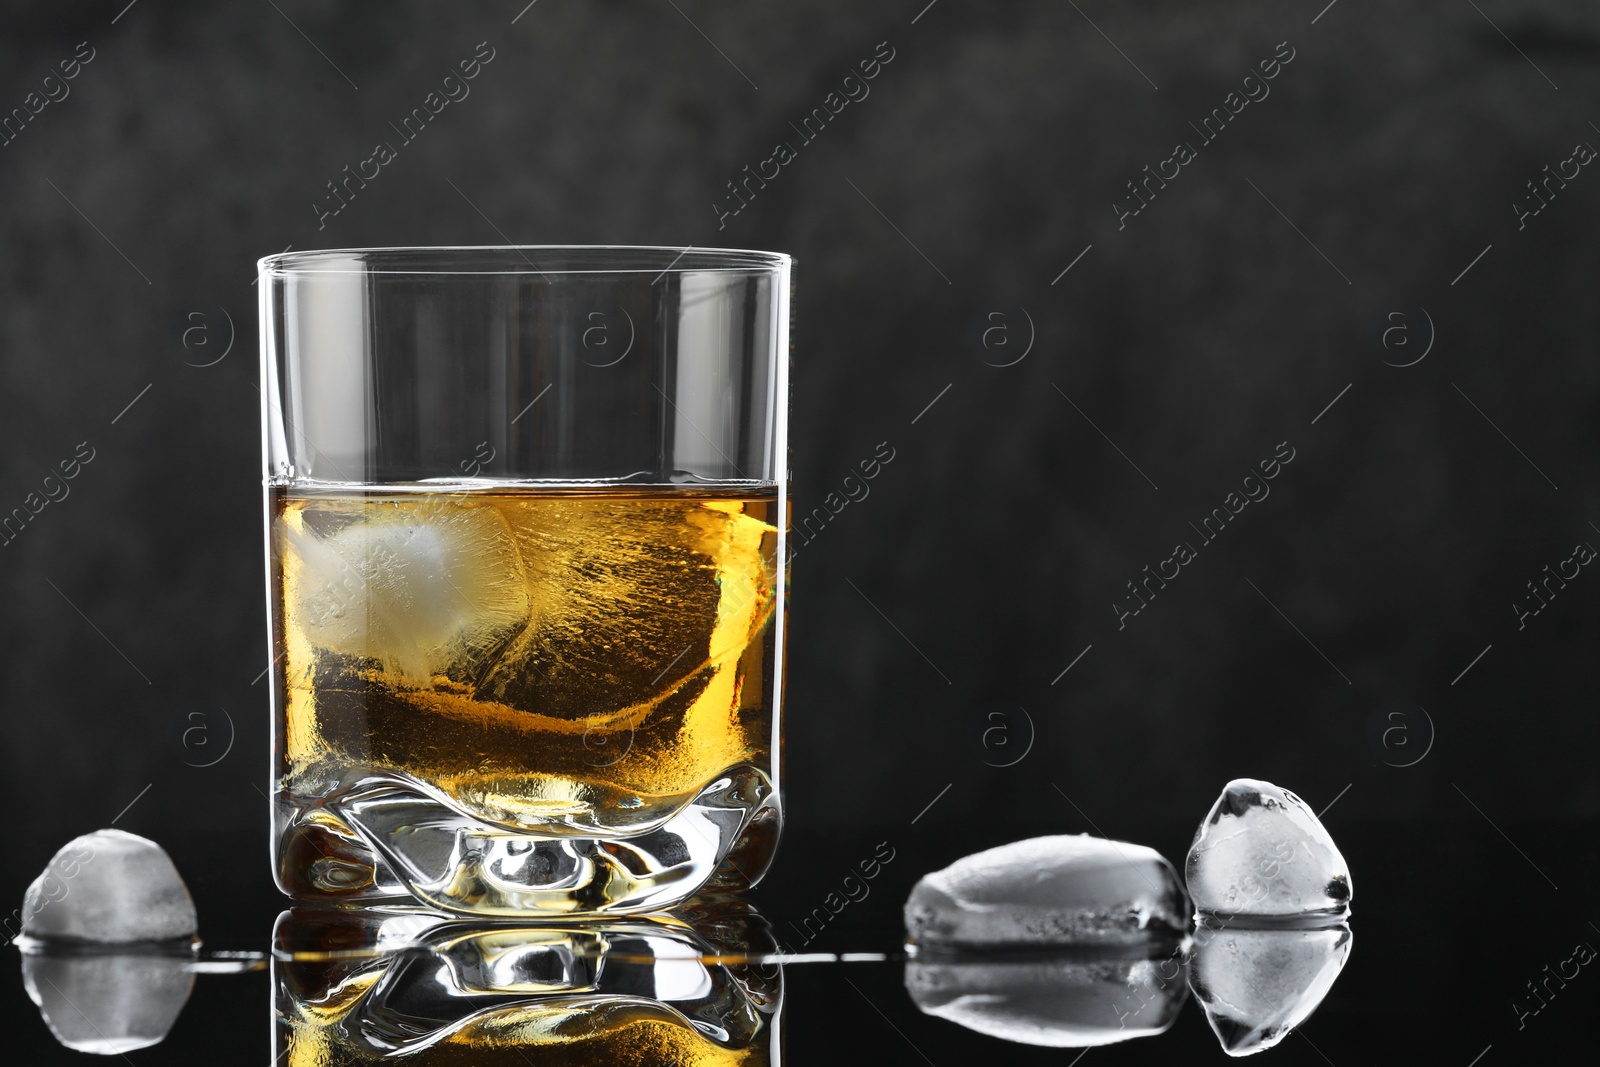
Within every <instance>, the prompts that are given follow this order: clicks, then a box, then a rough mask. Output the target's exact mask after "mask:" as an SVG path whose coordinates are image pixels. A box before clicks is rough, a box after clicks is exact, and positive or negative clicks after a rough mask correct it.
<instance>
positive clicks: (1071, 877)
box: [905, 834, 1189, 951]
mask: <svg viewBox="0 0 1600 1067" xmlns="http://www.w3.org/2000/svg"><path fill="white" fill-rule="evenodd" d="M1188 922H1189V903H1188V898H1187V897H1186V896H1185V895H1184V891H1183V885H1182V884H1181V883H1180V882H1179V880H1178V875H1177V872H1176V871H1174V870H1173V868H1172V864H1170V863H1168V862H1167V861H1166V860H1165V859H1163V858H1162V857H1161V855H1160V853H1158V852H1156V851H1155V850H1154V849H1150V848H1146V847H1145V846H1143V845H1133V844H1129V843H1127V842H1124V841H1110V840H1107V839H1105V838H1100V837H1090V836H1088V835H1087V834H1079V835H1076V836H1073V835H1068V834H1062V835H1057V836H1052V837H1035V838H1030V839H1029V840H1026V841H1016V842H1013V843H1011V844H1009V845H1001V846H1000V847H998V848H991V849H988V850H986V851H984V852H979V853H976V854H974V855H971V856H967V857H964V858H962V859H959V860H957V861H956V862H955V863H952V864H951V865H950V866H948V867H946V868H944V869H943V870H941V871H935V872H933V873H932V874H928V875H924V876H923V877H922V878H921V879H920V880H919V881H918V882H917V884H916V886H915V887H914V888H913V889H912V890H911V896H910V898H909V899H908V900H907V901H906V905H905V924H906V936H907V938H908V940H909V941H910V942H911V943H912V944H913V945H915V946H917V948H918V949H919V950H922V949H934V950H939V949H948V950H956V951H965V950H972V951H982V950H985V949H996V948H1008V947H1018V946H1028V947H1035V948H1037V947H1043V946H1057V945H1094V944H1102V945H1103V944H1126V943H1131V942H1136V941H1139V940H1143V939H1147V938H1150V937H1152V936H1157V935H1168V936H1171V935H1178V936H1181V935H1182V934H1183V933H1184V932H1185V931H1186V930H1187V929H1188Z"/></svg>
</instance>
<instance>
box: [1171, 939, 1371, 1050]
mask: <svg viewBox="0 0 1600 1067" xmlns="http://www.w3.org/2000/svg"><path fill="white" fill-rule="evenodd" d="M1350 942H1351V933H1350V929H1349V928H1348V927H1347V926H1334V927H1329V928H1325V929H1320V930H1281V929H1280V930H1239V929H1222V930H1216V929H1208V928H1207V927H1205V926H1202V927H1201V928H1200V929H1198V930H1196V931H1195V937H1194V946H1193V948H1192V950H1191V955H1190V960H1189V983H1190V985H1191V986H1192V987H1193V989H1194V995H1195V999H1196V1000H1198V1001H1199V1002H1200V1006H1201V1007H1202V1008H1203V1009H1204V1010H1205V1013H1206V1019H1207V1020H1208V1021H1209V1022H1210V1023H1211V1029H1212V1030H1214V1031H1216V1035H1217V1039H1218V1040H1219V1041H1221V1042H1222V1049H1223V1051H1224V1052H1226V1053H1227V1054H1228V1055H1230V1056H1248V1055H1250V1054H1252V1053H1255V1052H1261V1051H1262V1050H1264V1049H1269V1048H1271V1047H1272V1046H1273V1045H1276V1044H1277V1043H1278V1042H1280V1041H1282V1040H1283V1039H1284V1037H1285V1036H1287V1034H1288V1033H1289V1031H1290V1030H1292V1029H1294V1028H1295V1027H1296V1026H1299V1025H1300V1024H1301V1023H1302V1022H1304V1021H1305V1020H1306V1017H1307V1016H1309V1015H1310V1014H1311V1013H1312V1012H1313V1011H1315V1010H1316V1008H1317V1005H1319V1004H1321V1003H1322V999H1323V998H1324V997H1326V996H1327V995H1328V990H1329V989H1330V988H1332V986H1333V982H1334V979H1336V978H1338V977H1339V972H1340V971H1341V970H1342V969H1343V968H1344V964H1345V961H1346V960H1347V959H1349V958H1350Z"/></svg>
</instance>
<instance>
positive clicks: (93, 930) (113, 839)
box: [22, 830, 196, 943]
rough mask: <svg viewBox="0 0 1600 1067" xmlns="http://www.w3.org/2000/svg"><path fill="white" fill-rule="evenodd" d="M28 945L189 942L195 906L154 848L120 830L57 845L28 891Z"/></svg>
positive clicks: (163, 855) (168, 861)
mask: <svg viewBox="0 0 1600 1067" xmlns="http://www.w3.org/2000/svg"><path fill="white" fill-rule="evenodd" d="M22 910H23V918H22V932H23V933H24V934H25V935H27V936H28V937H29V938H34V939H39V940H51V939H58V938H69V939H75V940H79V941H93V942H105V943H119V942H129V941H163V940H168V939H171V938H181V937H191V936H193V934H194V932H195V925H196V924H195V914H194V901H193V900H192V899H191V898H190V896H189V890H188V888H187V887H186V886H185V885H184V884H183V879H182V878H181V877H179V876H178V869H177V868H176V867H174V866H173V865H172V860H171V859H170V858H168V856H167V854H166V852H165V851H163V850H162V848H161V846H160V845H158V844H156V843H155V842H154V841H150V840H147V839H146V838H143V837H139V836H138V835H136V834H130V833H125V832H123V831H121V830H98V831H96V832H94V833H92V834H85V835H84V836H82V837H79V838H75V839H73V840H72V841H69V842H68V843H67V844H65V845H63V846H62V848H61V851H59V852H57V853H56V854H55V856H53V857H52V858H51V860H50V863H49V864H48V865H47V866H46V867H45V869H44V872H43V873H42V874H40V875H39V877H38V878H35V879H34V880H33V884H32V885H30V886H29V887H28V893H27V897H26V899H25V902H24V904H23V909H22Z"/></svg>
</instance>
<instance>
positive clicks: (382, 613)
mask: <svg viewBox="0 0 1600 1067" xmlns="http://www.w3.org/2000/svg"><path fill="white" fill-rule="evenodd" d="M363 516H364V517H363V518H362V519H360V520H358V521H356V522H353V523H350V524H348V525H346V526H343V527H341V528H339V529H338V530H336V531H334V532H333V533H331V534H329V535H327V536H326V537H324V536H321V535H319V534H318V533H316V532H315V531H313V530H311V529H309V528H307V527H304V526H299V527H297V526H296V525H295V524H292V523H288V522H285V523H282V524H281V530H282V536H283V539H284V545H285V548H286V550H287V553H288V554H290V555H291V556H292V558H293V559H294V560H297V561H298V563H299V564H300V567H299V568H297V570H298V573H297V574H295V575H293V576H292V578H291V583H290V584H291V588H292V589H293V590H294V595H295V596H296V598H297V602H296V605H295V617H296V618H297V619H299V620H303V625H304V626H305V631H306V636H307V637H308V638H309V639H310V641H311V643H312V644H313V645H315V646H317V647H319V648H324V649H327V650H329V651H331V652H339V653H344V654H346V655H351V656H357V657H361V658H371V659H377V660H379V661H381V662H382V663H383V666H384V669H385V670H387V671H389V672H391V673H394V674H397V675H399V676H401V677H403V678H405V679H407V680H409V681H412V682H416V683H426V682H427V681H428V680H429V679H430V678H432V677H433V675H435V674H438V673H444V672H446V671H447V670H448V669H449V668H450V667H451V666H452V665H456V664H460V663H463V662H465V661H468V660H471V659H472V658H473V657H474V654H475V653H481V652H484V651H486V650H487V649H488V648H489V647H491V646H498V645H499V644H501V643H502V642H504V641H505V640H506V639H507V638H508V637H509V636H510V635H511V634H512V633H513V632H514V631H515V630H516V629H518V628H520V627H522V626H524V625H526V623H527V621H528V618H529V599H528V589H527V581H526V577H525V575H524V572H523V568H522V562H521V560H520V558H519V556H518V554H517V547H516V543H515V541H514V539H513V538H512V535H511V530H510V527H509V526H508V525H507V524H506V520H505V519H504V517H502V516H501V514H500V513H499V512H498V511H496V510H495V509H494V508H493V507H489V506H479V507H468V506H462V505H452V506H441V505H432V504H423V505H415V506H407V507H404V508H399V509H396V510H395V511H393V512H374V511H371V510H368V511H365V512H363Z"/></svg>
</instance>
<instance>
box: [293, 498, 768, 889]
mask: <svg viewBox="0 0 1600 1067" xmlns="http://www.w3.org/2000/svg"><path fill="white" fill-rule="evenodd" d="M759 492H760V491H759V490H748V489H746V490H738V491H733V490H722V489H707V488H705V487H684V488H682V489H679V488H668V489H640V490H623V489H606V490H594V489H589V490H579V489H550V488H538V489H534V488H503V489H483V488H472V489H463V490H460V491H456V492H444V491H437V492H434V491H429V492H420V491H418V492H405V491H399V492H397V491H393V490H390V491H386V492H369V491H361V490H356V489H344V490H339V491H327V492H301V491H288V490H273V493H272V497H271V500H270V509H271V514H272V517H273V519H272V533H271V554H272V567H273V578H274V582H275V590H276V595H275V597H274V602H273V607H274V611H273V630H274V641H275V644H276V649H275V651H276V652H277V654H278V657H279V660H278V662H279V674H278V676H277V682H278V685H277V687H276V688H275V692H274V697H275V701H276V704H277V715H276V724H277V746H276V754H277V759H278V764H277V766H278V773H279V775H280V778H279V782H278V786H279V803H278V806H277V807H278V812H279V816H278V817H279V833H278V837H279V840H278V846H279V852H278V867H279V877H280V880H281V882H282V884H283V887H284V888H285V889H286V890H287V891H289V892H291V893H292V894H293V895H297V896H321V895H326V894H330V893H332V894H341V895H344V896H346V897H348V896H350V895H352V894H354V895H356V896H361V895H372V894H373V893H374V886H373V880H374V877H375V876H374V874H373V872H372V869H371V868H372V859H371V856H370V854H369V853H367V852H366V850H365V849H364V848H363V847H362V846H361V845H360V843H359V841H358V835H357V834H356V833H355V832H353V831H352V830H351V829H350V827H349V826H348V825H345V824H344V820H343V819H342V818H341V816H340V815H339V811H340V809H341V805H340V800H341V798H342V797H344V796H347V795H353V793H354V792H359V791H360V790H361V789H364V788H370V787H371V786H372V783H374V782H384V783H396V782H398V783H401V784H403V785H404V786H406V787H407V788H412V789H415V790H416V791H417V793H418V794H421V795H425V796H427V797H429V798H432V799H433V800H435V801H437V802H438V803H439V804H440V806H441V807H442V808H446V809H449V810H451V811H453V812H454V813H455V814H457V815H460V816H464V817H466V818H468V819H471V820H476V821H477V822H478V823H481V824H483V825H484V826H485V827H486V828H487V829H488V830H489V831H490V832H500V833H504V832H505V831H525V832H530V833H535V834H538V835H546V836H548V835H555V836H570V837H590V838H613V839H614V838H620V837H628V836H635V835H638V834H641V833H644V832H647V831H649V830H651V829H653V828H655V827H658V826H660V825H662V824H663V823H664V822H665V821H666V820H668V819H669V818H671V817H672V816H673V815H675V814H677V813H678V812H680V811H682V810H683V809H684V808H685V807H686V806H687V805H689V804H691V803H693V802H694V801H695V799H696V798H697V797H699V796H701V795H702V794H703V793H704V792H705V791H706V790H707V789H708V787H709V786H711V785H712V784H713V783H715V782H718V781H719V780H725V779H727V776H728V775H729V774H730V773H742V774H747V775H751V776H752V780H758V781H759V782H761V783H763V785H764V791H763V790H761V789H758V790H757V791H758V792H763V795H766V794H770V793H771V787H772V786H773V785H775V774H774V770H775V768H774V766H773V752H774V748H775V743H776V739H775V737H774V726H775V710H776V708H775V702H776V694H775V693H774V684H773V683H774V680H775V675H774V666H775V661H776V656H777V651H778V641H779V636H778V633H779V627H778V626H776V625H775V623H774V618H773V616H774V612H775V609H776V606H777V605H778V604H779V603H780V585H779V583H780V580H781V577H780V575H779V574H778V572H777V570H776V556H777V547H778V531H777V528H776V524H777V522H778V520H779V514H778V508H779V502H778V499H777V497H776V495H775V494H773V493H767V494H766V495H755V494H757V493H759ZM746 792H747V793H748V791H746ZM768 805H769V807H770V805H771V802H770V801H769V802H768ZM772 814H773V815H775V813H772ZM776 821H777V820H776V818H775V817H769V818H764V819H758V820H756V823H755V824H754V825H752V826H750V827H749V828H748V829H747V830H746V831H745V832H744V834H743V838H742V840H741V842H740V844H739V848H738V852H739V856H735V857H734V861H735V862H734V866H735V867H738V868H741V869H742V870H744V871H745V872H754V873H759V868H760V867H762V866H764V863H765V859H766V856H765V853H769V852H770V849H771V846H772V844H773V843H774V842H773V840H772V837H773V835H774V833H775V829H776ZM302 838H304V840H301V839H302ZM741 857H742V859H741Z"/></svg>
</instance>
